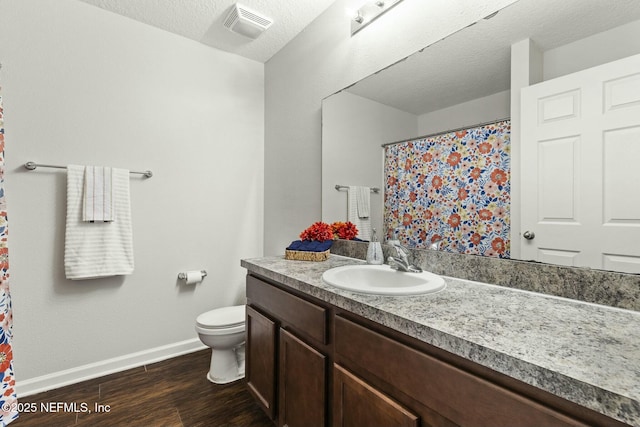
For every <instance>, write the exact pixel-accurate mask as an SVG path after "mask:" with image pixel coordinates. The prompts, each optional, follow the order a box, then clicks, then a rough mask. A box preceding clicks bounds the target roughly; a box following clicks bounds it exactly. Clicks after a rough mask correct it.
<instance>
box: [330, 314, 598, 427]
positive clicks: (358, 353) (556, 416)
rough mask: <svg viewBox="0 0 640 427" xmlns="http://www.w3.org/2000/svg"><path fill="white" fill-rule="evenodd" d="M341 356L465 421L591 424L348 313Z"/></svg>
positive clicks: (340, 336)
mask: <svg viewBox="0 0 640 427" xmlns="http://www.w3.org/2000/svg"><path fill="white" fill-rule="evenodd" d="M334 324H335V336H334V342H335V357H336V359H340V360H341V362H340V363H348V364H349V365H352V366H356V367H360V369H364V370H365V371H366V372H368V373H369V374H371V375H373V376H375V377H376V378H378V379H379V380H382V381H384V382H385V383H387V384H393V385H394V387H395V388H396V389H398V390H401V391H402V393H403V394H405V395H407V396H412V397H413V399H415V400H417V401H418V402H420V403H421V404H422V405H424V406H426V407H428V408H431V409H432V410H433V411H435V412H437V413H438V414H440V415H441V416H443V417H445V418H447V419H449V420H451V421H453V422H454V423H456V424H458V425H460V426H467V425H475V426H477V425H509V426H514V427H515V426H541V425H553V426H586V424H582V423H581V422H579V421H577V420H575V419H573V418H570V417H567V416H565V415H564V414H561V413H559V412H557V411H555V410H554V409H552V408H549V407H547V406H544V405H542V404H540V403H537V402H535V401H533V400H531V399H529V398H527V397H526V396H523V395H520V394H517V393H515V392H512V391H510V390H508V389H505V388H503V387H501V386H499V385H497V384H494V383H492V382H489V381H487V380H485V379H483V378H481V377H478V376H476V375H473V374H471V373H469V372H466V371H464V370H461V369H459V368H457V367H455V366H453V365H450V364H448V363H445V362H443V361H442V360H439V359H437V358H435V357H432V356H430V355H428V354H426V353H423V352H420V351H418V350H416V349H414V348H411V347H408V346H406V345H404V344H402V343H400V342H398V341H395V340H393V339H391V338H388V337H386V336H384V335H382V334H379V333H377V332H374V331H372V330H370V329H368V328H366V327H364V326H361V325H359V324H357V323H354V322H352V321H350V320H347V319H345V318H343V317H340V316H336V318H335V323H334Z"/></svg>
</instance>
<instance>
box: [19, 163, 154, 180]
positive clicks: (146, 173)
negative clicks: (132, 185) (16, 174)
mask: <svg viewBox="0 0 640 427" xmlns="http://www.w3.org/2000/svg"><path fill="white" fill-rule="evenodd" d="M24 167H25V169H28V170H30V171H32V170H35V169H36V168H38V167H41V168H55V169H66V168H67V167H66V166H58V165H45V164H43V163H36V162H27V163H25V164H24ZM129 173H135V174H138V175H144V176H145V177H146V178H151V177H152V176H153V172H151V171H149V170H146V171H143V172H136V171H129Z"/></svg>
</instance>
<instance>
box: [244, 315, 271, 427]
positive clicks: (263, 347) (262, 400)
mask: <svg viewBox="0 0 640 427" xmlns="http://www.w3.org/2000/svg"><path fill="white" fill-rule="evenodd" d="M246 327H247V338H246V342H247V344H246V359H245V371H246V372H245V377H246V380H247V386H248V387H249V391H250V392H251V394H253V396H254V397H255V398H256V399H257V400H258V403H259V404H260V406H262V409H263V410H264V411H265V412H266V413H267V415H268V416H269V417H270V418H271V419H275V416H276V412H275V403H276V402H275V397H276V333H277V329H276V324H275V322H273V321H272V320H270V319H268V318H267V317H265V316H263V315H262V314H260V313H258V312H257V311H255V310H254V309H253V308H251V307H247V326H246Z"/></svg>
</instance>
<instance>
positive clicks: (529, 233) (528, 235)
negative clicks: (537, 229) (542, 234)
mask: <svg viewBox="0 0 640 427" xmlns="http://www.w3.org/2000/svg"><path fill="white" fill-rule="evenodd" d="M522 237H524V238H525V239H527V240H533V238H534V237H536V233H534V232H533V231H529V230H527V231H525V232H524V233H522Z"/></svg>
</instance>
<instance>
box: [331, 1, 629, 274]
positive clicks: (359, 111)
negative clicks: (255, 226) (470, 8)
mask: <svg viewBox="0 0 640 427" xmlns="http://www.w3.org/2000/svg"><path fill="white" fill-rule="evenodd" d="M371 30H372V31H373V30H375V27H372V28H371ZM416 31H419V29H416ZM527 39H528V40H530V41H531V43H532V45H534V46H535V47H536V49H537V51H538V52H539V57H540V59H539V61H540V62H539V63H540V67H539V68H540V69H539V74H540V76H539V79H538V80H539V81H549V80H553V79H557V78H560V77H562V76H566V75H570V74H571V73H575V72H578V71H581V70H586V69H590V68H592V67H595V66H598V65H601V64H606V63H609V62H611V61H617V60H620V59H622V58H626V57H630V56H633V55H637V54H640V4H638V2H637V0H611V1H602V0H518V1H516V2H514V3H513V4H511V5H509V6H507V7H505V8H503V9H501V10H499V11H498V12H497V13H496V14H494V15H491V16H488V17H487V18H485V19H482V20H480V21H478V22H476V23H475V24H473V25H471V26H468V27H466V28H464V29H462V30H460V31H458V32H456V33H454V34H452V35H450V36H448V37H446V38H444V39H442V40H440V41H438V42H437V43H434V44H432V45H430V46H427V47H425V48H424V49H422V50H420V51H418V52H416V53H414V54H413V55H410V56H409V57H407V58H405V59H403V60H401V61H399V62H397V63H395V64H393V65H391V66H389V67H387V68H385V69H383V70H380V71H379V72H377V73H375V74H373V75H371V76H369V77H367V78H365V79H363V80H361V81H359V82H357V83H355V84H354V85H352V86H350V87H348V88H345V89H343V90H341V91H339V92H338V93H336V94H334V95H331V96H329V97H327V98H326V99H324V100H323V104H322V218H323V220H325V221H330V222H332V221H339V220H346V215H347V195H346V194H345V191H340V190H338V189H336V185H341V186H350V185H354V186H368V187H379V188H380V189H381V191H380V192H379V193H372V194H371V214H370V220H371V225H372V227H375V228H376V229H377V230H378V234H379V235H381V234H386V230H385V229H384V226H383V224H384V218H383V217H384V215H385V214H384V209H383V203H384V188H385V177H384V175H385V174H384V171H383V163H384V150H383V148H382V145H384V144H389V143H392V142H398V141H404V140H412V139H418V138H420V137H421V136H424V135H434V134H438V133H442V132H447V131H450V130H456V129H461V128H462V129H464V128H471V127H474V126H476V125H478V124H481V123H486V122H491V121H495V120H499V119H504V118H510V117H511V116H512V106H511V103H512V102H513V101H512V94H511V78H512V77H511V75H512V58H511V53H512V46H513V45H514V44H517V43H521V42H522V41H523V40H527ZM518 90H519V89H518ZM518 108H519V106H518ZM517 119H518V120H519V118H517ZM515 127H516V128H517V129H518V130H519V129H520V127H519V123H518V126H515ZM512 139H514V138H513V135H512ZM638 143H639V144H640V141H638ZM639 152H640V151H639ZM523 161H524V160H523ZM638 161H640V158H639V159H638ZM511 178H512V180H513V179H514V177H513V176H512V177H511ZM510 191H511V193H512V195H517V193H518V192H519V191H520V188H519V187H517V186H513V187H512V188H511V189H510ZM639 194H640V193H639ZM630 197H636V198H637V197H638V196H637V195H635V196H630ZM518 199H519V197H512V199H511V200H512V201H513V200H518ZM512 207H513V206H512ZM511 212H512V213H513V212H516V214H517V215H518V216H519V212H520V209H519V207H517V208H516V209H512V211H511ZM512 223H516V224H519V221H512ZM638 226H640V224H639V225H638ZM524 231H525V230H515V229H512V230H511V235H512V236H513V235H522V233H524ZM514 233H515V234H514ZM513 244H520V243H519V242H512V245H513ZM593 244H594V245H597V244H598V242H596V241H594V242H593ZM519 253H520V252H519V251H513V254H514V256H513V257H514V258H516V257H518V256H519ZM527 259H531V258H530V257H528V258H527ZM558 263H562V261H558ZM567 265H571V264H567ZM607 269H615V268H607Z"/></svg>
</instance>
